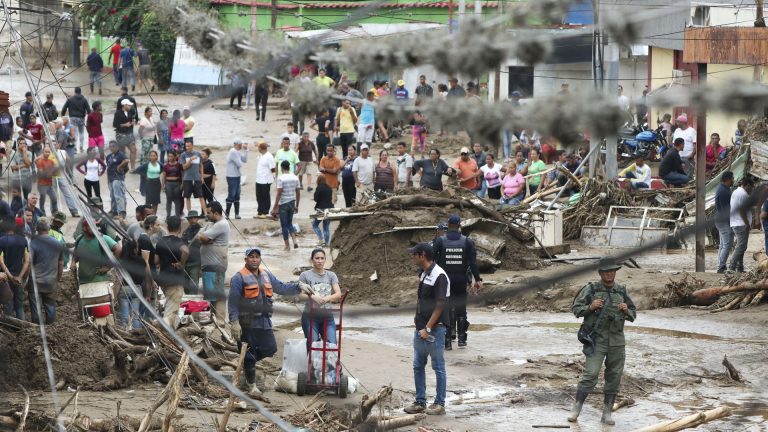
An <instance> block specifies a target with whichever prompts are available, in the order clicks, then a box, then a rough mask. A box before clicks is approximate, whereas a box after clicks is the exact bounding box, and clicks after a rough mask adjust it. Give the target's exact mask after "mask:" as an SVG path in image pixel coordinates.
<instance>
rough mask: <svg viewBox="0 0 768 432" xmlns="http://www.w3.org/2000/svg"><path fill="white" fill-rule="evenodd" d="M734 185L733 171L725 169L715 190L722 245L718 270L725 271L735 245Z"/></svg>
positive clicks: (719, 249) (716, 218) (716, 215)
mask: <svg viewBox="0 0 768 432" xmlns="http://www.w3.org/2000/svg"><path fill="white" fill-rule="evenodd" d="M732 187H733V172H731V171H725V172H724V173H723V175H722V176H721V177H720V185H719V186H718V187H717V191H715V227H716V228H717V233H718V234H719V235H720V246H719V248H718V252H717V262H718V264H717V272H718V273H725V270H726V265H727V264H728V255H730V253H731V248H732V247H733V231H732V230H731V194H732V191H731V188H732Z"/></svg>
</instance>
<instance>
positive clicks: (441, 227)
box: [429, 222, 448, 249]
mask: <svg viewBox="0 0 768 432" xmlns="http://www.w3.org/2000/svg"><path fill="white" fill-rule="evenodd" d="M446 232H448V223H447V222H439V223H438V224H437V226H436V227H435V238H433V239H432V241H431V242H429V244H430V246H432V248H433V249H434V247H435V242H436V241H437V239H439V238H440V237H444V236H445V233H446Z"/></svg>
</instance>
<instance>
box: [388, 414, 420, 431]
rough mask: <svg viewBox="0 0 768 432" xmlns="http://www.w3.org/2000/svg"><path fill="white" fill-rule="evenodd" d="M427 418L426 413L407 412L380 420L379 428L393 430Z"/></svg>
mask: <svg viewBox="0 0 768 432" xmlns="http://www.w3.org/2000/svg"><path fill="white" fill-rule="evenodd" d="M425 418H427V415H426V414H424V413H421V414H406V415H403V416H400V417H395V418H391V419H386V420H379V424H378V426H379V430H392V429H397V428H401V427H405V426H410V425H412V424H416V423H417V422H419V421H421V420H424V419H425Z"/></svg>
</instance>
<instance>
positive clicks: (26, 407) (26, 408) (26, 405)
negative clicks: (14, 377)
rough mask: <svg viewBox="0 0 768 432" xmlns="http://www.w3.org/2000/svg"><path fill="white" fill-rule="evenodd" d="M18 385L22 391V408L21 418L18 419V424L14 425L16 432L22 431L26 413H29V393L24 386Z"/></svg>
mask: <svg viewBox="0 0 768 432" xmlns="http://www.w3.org/2000/svg"><path fill="white" fill-rule="evenodd" d="M19 387H21V390H23V391H24V409H23V410H22V411H21V418H20V419H19V426H18V427H16V432H24V425H25V424H26V422H27V415H29V393H27V389H25V388H24V387H22V386H19Z"/></svg>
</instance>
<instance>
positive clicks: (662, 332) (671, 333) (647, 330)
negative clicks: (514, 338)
mask: <svg viewBox="0 0 768 432" xmlns="http://www.w3.org/2000/svg"><path fill="white" fill-rule="evenodd" d="M532 325H534V326H536V327H548V328H556V329H572V328H579V326H580V325H581V323H567V322H553V323H533V324H532ZM624 331H627V332H631V333H643V334H649V335H655V336H668V337H677V338H686V339H698V340H711V341H733V342H739V341H741V342H757V343H760V342H762V343H768V340H765V341H761V340H742V339H737V338H724V337H720V336H715V335H710V334H705V333H694V332H687V331H681V330H670V329H661V328H655V327H643V326H634V325H633V326H626V327H624Z"/></svg>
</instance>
